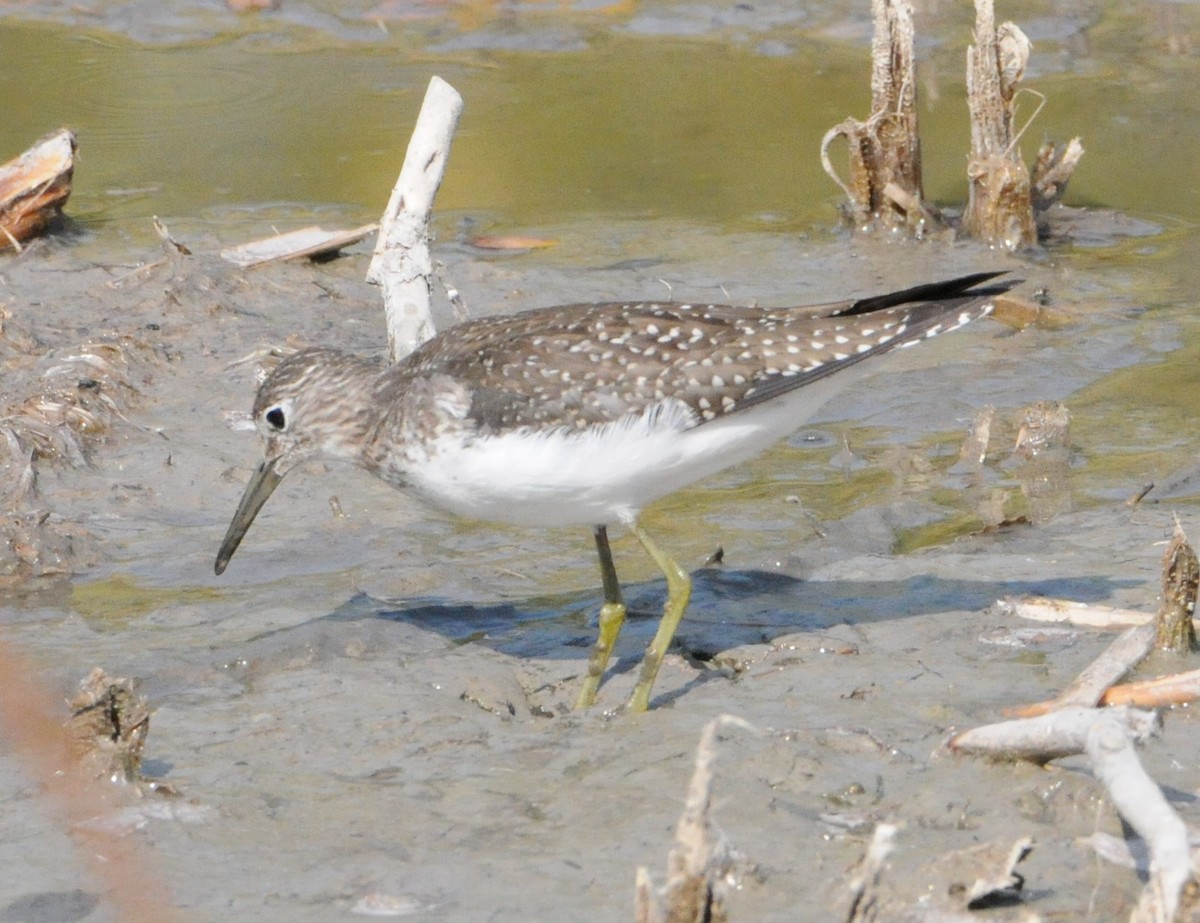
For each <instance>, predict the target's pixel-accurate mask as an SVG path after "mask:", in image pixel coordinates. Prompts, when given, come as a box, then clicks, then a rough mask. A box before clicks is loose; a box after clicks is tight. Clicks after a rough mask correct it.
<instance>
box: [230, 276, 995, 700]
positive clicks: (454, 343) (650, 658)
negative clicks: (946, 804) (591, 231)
mask: <svg viewBox="0 0 1200 923" xmlns="http://www.w3.org/2000/svg"><path fill="white" fill-rule="evenodd" d="M998 275H1001V273H977V274H974V275H969V276H963V277H961V278H958V279H952V280H949V281H945V282H936V283H931V284H928V285H921V286H917V287H916V288H910V289H906V290H904V291H901V292H895V293H892V294H888V295H882V296H878V297H874V298H865V299H861V300H858V301H844V302H837V303H832V304H823V305H809V306H804V307H787V308H759V307H731V306H726V305H705V304H663V303H652V302H640V303H630V304H586V305H567V306H563V307H554V308H544V309H541V310H535V311H528V312H524V313H521V314H515V315H511V316H506V317H493V318H487V319H484V320H475V321H469V322H466V323H463V324H460V325H459V326H456V327H453V328H451V329H449V330H447V331H445V332H444V333H442V334H441V335H439V336H437V337H435V338H434V339H432V340H430V341H429V342H427V343H425V344H424V345H423V346H421V347H420V348H419V349H417V350H416V351H415V352H413V353H412V354H411V355H409V356H407V357H406V358H404V359H402V360H401V361H399V362H397V363H395V364H391V365H389V364H386V363H384V362H382V361H380V360H377V359H368V358H362V357H359V356H355V355H351V354H348V353H345V352H340V351H338V350H334V349H326V348H315V349H306V350H304V351H302V352H299V353H296V354H295V355H293V356H291V357H289V358H287V359H285V360H284V361H283V362H281V363H280V364H279V366H277V367H276V369H275V370H274V371H273V372H272V373H271V374H270V376H269V377H268V378H267V379H266V381H265V382H263V384H262V387H261V388H260V389H259V391H258V396H257V398H256V400H255V402H254V422H255V425H256V426H257V428H258V430H259V433H260V434H261V435H262V438H263V440H264V443H265V449H264V458H263V462H262V464H260V465H259V466H258V468H257V469H256V470H255V472H254V474H253V476H252V477H251V479H250V483H249V484H248V485H247V487H246V491H245V493H244V494H243V496H242V499H241V503H240V504H239V505H238V508H237V511H236V512H235V513H234V515H233V521H232V522H231V523H230V525H229V530H228V532H227V533H226V535H225V540H224V541H223V542H222V543H221V548H220V551H219V552H218V554H217V560H216V572H217V573H218V574H220V573H222V572H223V571H224V570H225V568H226V566H227V565H228V563H229V560H230V558H231V557H232V556H233V553H234V551H236V550H237V547H238V545H239V543H240V542H241V540H242V537H243V536H244V535H245V534H246V531H247V529H249V528H250V524H251V523H252V522H253V520H254V517H255V515H256V514H257V513H258V511H259V510H260V509H261V508H262V506H263V504H264V503H265V502H266V501H267V498H268V497H269V496H270V495H271V492H272V491H273V490H274V489H275V487H276V485H277V484H279V482H280V480H281V479H282V478H283V477H284V475H286V474H287V472H289V471H290V470H292V468H294V467H295V466H296V465H297V464H298V463H299V462H302V461H304V460H306V459H311V458H321V459H325V460H329V461H343V462H349V463H351V464H354V465H357V466H359V467H361V468H364V469H366V470H367V471H369V472H370V473H371V474H373V475H375V476H376V477H378V478H381V479H382V480H384V481H386V482H387V483H388V484H390V485H392V486H393V487H397V488H401V489H403V490H406V491H410V492H412V493H414V494H416V495H417V496H418V497H421V498H423V499H424V500H426V501H428V502H429V503H431V504H433V505H435V506H438V507H441V508H443V509H447V510H450V511H452V512H454V513H457V514H459V515H461V516H465V517H470V518H475V519H486V520H492V521H498V522H510V523H519V524H525V525H534V526H567V525H580V526H582V525H587V526H591V527H592V528H593V533H594V537H595V542H596V548H597V551H598V553H599V557H600V570H601V577H602V582H603V588H604V604H603V606H602V607H601V611H600V630H599V638H598V640H597V641H596V644H595V646H594V648H593V649H592V652H591V655H590V657H589V662H588V673H587V676H586V678H585V680H584V683H583V688H582V690H581V691H580V694H579V697H578V700H577V703H576V704H577V706H578V707H586V706H588V705H591V704H592V703H593V702H594V701H595V697H596V692H597V690H598V688H599V685H600V680H601V677H602V676H603V673H604V670H605V667H606V666H607V663H608V659H609V655H610V654H611V652H612V650H613V646H614V644H615V642H616V639H617V635H618V633H619V632H620V630H621V625H622V624H623V622H624V619H625V605H624V603H623V601H622V597H621V590H620V586H619V584H618V582H617V575H616V570H615V568H614V566H613V561H612V554H611V551H610V550H609V547H608V535H607V525H608V524H609V523H613V522H617V523H620V524H622V525H624V526H625V527H626V528H628V529H629V530H631V531H632V532H633V534H634V535H636V536H637V538H638V540H639V541H640V542H641V543H642V545H643V547H645V549H646V551H647V552H648V553H649V554H650V556H651V557H652V558H653V559H654V561H655V563H656V564H657V565H658V567H659V568H660V569H661V570H662V572H663V574H664V575H665V576H666V579H667V601H666V604H665V606H664V611H663V617H662V620H661V622H660V623H659V627H658V630H657V633H656V634H655V636H654V639H653V641H652V642H651V643H650V646H649V648H647V650H646V654H645V658H644V659H643V662H642V669H641V673H640V675H639V677H638V680H637V683H636V686H635V687H634V691H633V695H632V697H631V698H630V700H629V703H628V708H629V710H631V711H643V710H645V709H646V708H647V707H648V705H649V702H650V691H651V688H652V687H653V685H654V680H655V677H656V675H657V673H658V669H659V666H660V665H661V663H662V660H663V656H664V655H665V654H666V652H667V648H668V646H669V645H670V643H671V640H672V638H673V637H674V635H675V629H676V627H677V626H678V624H679V621H680V619H681V618H682V617H683V612H684V609H685V608H686V607H687V603H688V597H689V596H690V594H691V580H690V578H689V576H688V574H687V572H686V571H685V570H683V568H681V567H680V566H679V565H678V564H677V563H675V561H674V560H672V558H671V557H670V556H669V555H668V554H667V553H666V552H664V551H663V550H662V549H661V548H660V547H659V546H658V544H657V543H656V542H655V541H654V540H653V539H651V537H650V536H649V535H647V534H646V532H645V530H644V529H642V528H641V526H640V525H639V524H638V521H637V516H638V513H639V511H640V510H642V509H643V508H645V507H646V506H647V505H648V504H650V503H653V502H654V501H655V500H658V499H659V498H661V497H665V496H666V495H668V494H670V493H673V492H675V491H677V490H679V489H680V488H682V487H685V486H687V485H688V484H691V483H693V482H695V481H698V480H700V479H701V478H704V477H706V476H708V475H710V474H713V473H715V472H717V471H720V470H721V469H723V468H727V467H729V466H730V465H735V464H737V463H739V462H742V461H745V460H747V459H749V458H752V457H754V456H755V455H757V454H759V453H760V452H762V451H763V450H764V449H766V448H767V447H769V446H770V445H772V444H773V443H775V442H777V441H778V440H780V439H782V438H783V437H784V436H786V435H788V434H789V433H791V432H792V431H794V430H796V429H797V428H799V427H800V426H801V424H803V423H804V422H805V421H806V420H807V419H808V418H809V417H810V416H811V415H812V414H813V413H814V412H815V411H816V410H817V409H818V408H819V407H820V406H821V405H822V404H823V403H825V401H826V400H828V399H829V397H830V396H831V395H832V394H834V393H835V392H836V391H838V390H840V389H841V388H842V387H843V386H844V384H845V383H846V382H847V381H848V380H849V379H850V378H851V377H852V376H850V375H847V374H846V373H845V370H848V369H851V368H854V367H858V366H860V365H861V364H862V363H864V362H865V361H866V360H869V359H872V358H874V357H876V356H880V355H883V354H884V353H887V352H890V351H891V350H893V349H897V348H899V347H904V346H911V345H913V344H914V343H917V342H919V341H921V340H927V339H929V338H930V337H933V336H936V335H937V334H939V333H944V332H947V331H950V330H955V329H957V328H959V327H961V326H963V325H964V324H967V323H969V322H970V321H972V320H975V319H976V318H979V317H982V316H984V315H986V314H988V313H990V311H991V310H992V306H993V299H994V298H995V296H996V295H998V294H1000V293H1001V292H1003V291H1006V290H1007V289H1008V288H1010V287H1011V286H1012V285H1015V284H1017V283H1016V282H1010V283H1000V284H993V285H991V286H989V287H986V288H979V287H977V286H980V285H981V284H982V283H984V282H986V281H987V280H989V279H992V278H994V277H996V276H998Z"/></svg>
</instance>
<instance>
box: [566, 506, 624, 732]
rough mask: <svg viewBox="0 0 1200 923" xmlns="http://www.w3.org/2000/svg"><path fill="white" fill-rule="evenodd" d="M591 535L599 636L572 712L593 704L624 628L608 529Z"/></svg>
mask: <svg viewBox="0 0 1200 923" xmlns="http://www.w3.org/2000/svg"><path fill="white" fill-rule="evenodd" d="M592 532H593V534H594V535H595V538H596V555H597V556H598V557H599V558H600V581H601V583H602V584H603V586H604V605H602V606H601V607H600V634H599V635H598V636H597V638H596V643H595V645H594V646H593V647H592V652H591V654H590V655H589V656H588V671H587V676H586V677H584V680H583V688H582V689H580V690H579V698H577V699H576V700H575V707H576V708H587V707H588V706H590V705H592V704H594V703H595V701H596V692H597V691H598V690H599V689H600V680H601V678H602V677H603V676H604V670H605V668H606V667H607V666H608V658H609V657H610V656H612V652H613V648H614V647H615V646H616V643H617V635H619V634H620V633H621V626H622V625H624V624H625V600H624V599H623V598H622V597H621V585H620V584H619V583H618V582H617V569H616V567H615V566H614V565H613V557H612V548H610V547H609V544H608V529H607V528H606V527H604V526H596V527H595V528H594V529H593V530H592Z"/></svg>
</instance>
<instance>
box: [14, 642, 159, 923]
mask: <svg viewBox="0 0 1200 923" xmlns="http://www.w3.org/2000/svg"><path fill="white" fill-rule="evenodd" d="M0 675H3V676H4V679H5V694H4V695H3V696H0V733H2V735H3V739H4V745H5V748H6V750H8V751H9V752H11V753H13V754H14V755H15V756H16V757H17V758H18V759H19V761H20V764H21V766H22V768H23V769H24V770H25V772H26V773H28V775H29V778H30V779H31V780H33V781H34V783H35V784H36V785H38V787H39V788H41V789H42V790H43V791H44V792H46V793H47V794H48V795H49V796H50V797H51V799H52V800H53V803H54V805H55V807H57V809H58V811H59V812H60V813H61V815H62V816H63V819H64V821H65V825H66V826H67V827H68V828H70V829H72V831H73V833H74V839H75V844H76V851H77V854H78V857H79V859H80V860H81V862H84V863H86V867H87V868H88V869H90V870H91V872H92V874H93V875H95V877H96V880H97V881H99V882H100V884H101V890H102V891H103V892H104V895H105V901H106V902H107V903H108V904H109V905H110V906H111V908H112V909H113V911H114V918H115V919H119V920H122V921H124V923H170V921H175V920H179V919H180V915H179V913H178V912H177V911H176V910H175V909H174V908H172V907H171V905H170V898H169V895H168V891H167V887H166V884H165V883H164V881H163V880H162V878H161V877H160V876H157V875H155V869H154V862H153V857H152V856H150V855H148V853H147V851H146V850H145V849H144V848H143V846H142V842H143V841H142V840H141V839H140V838H138V837H132V836H123V835H121V834H119V833H116V832H113V831H111V830H108V831H106V830H105V827H104V825H101V824H96V823H93V822H94V821H95V819H96V818H97V817H98V816H103V815H107V814H109V813H111V812H112V810H113V808H114V806H115V805H114V794H115V793H117V792H118V791H120V790H119V789H118V788H116V787H114V786H112V785H111V783H109V782H108V781H106V780H104V779H100V778H97V776H96V770H97V768H99V766H98V765H97V764H95V763H92V762H88V761H83V762H80V761H79V760H78V759H77V757H76V755H74V754H77V753H78V751H77V749H76V747H75V741H74V740H72V738H71V734H69V733H68V731H67V729H66V728H64V727H63V724H62V722H61V720H59V719H58V718H57V717H55V715H56V714H57V713H58V711H59V705H58V697H57V696H55V695H52V694H51V693H50V692H49V691H48V690H47V689H46V688H45V687H44V686H43V685H42V684H41V683H40V682H38V680H37V675H38V671H37V669H36V668H35V667H34V665H33V664H32V663H30V662H29V661H28V660H27V659H26V658H25V657H23V656H21V655H20V654H18V653H17V652H16V651H15V650H13V649H12V648H11V647H10V646H8V645H6V644H4V643H3V642H0Z"/></svg>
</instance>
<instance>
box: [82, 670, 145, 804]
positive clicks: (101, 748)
mask: <svg viewBox="0 0 1200 923" xmlns="http://www.w3.org/2000/svg"><path fill="white" fill-rule="evenodd" d="M70 705H71V720H70V723H69V729H70V734H71V741H72V744H73V746H74V750H75V753H76V756H77V757H78V759H79V760H80V762H81V763H82V764H83V765H84V766H86V767H87V770H88V774H89V775H91V776H93V777H94V778H97V779H109V780H111V781H113V782H119V783H126V784H137V783H139V782H140V781H141V779H142V772H141V766H142V748H143V747H144V746H145V744H146V735H147V734H148V733H149V732H150V708H149V706H148V705H147V704H146V700H145V698H144V697H143V696H142V695H141V694H140V693H139V692H138V691H137V688H136V684H135V683H134V682H133V681H132V680H129V679H125V678H124V677H111V676H109V675H108V674H107V673H105V672H104V671H103V670H101V669H100V668H99V667H96V668H95V669H93V670H92V672H91V673H89V674H88V676H87V677H86V678H85V679H84V680H83V682H82V683H80V685H79V692H78V693H76V695H75V697H74V698H72V699H71V702H70Z"/></svg>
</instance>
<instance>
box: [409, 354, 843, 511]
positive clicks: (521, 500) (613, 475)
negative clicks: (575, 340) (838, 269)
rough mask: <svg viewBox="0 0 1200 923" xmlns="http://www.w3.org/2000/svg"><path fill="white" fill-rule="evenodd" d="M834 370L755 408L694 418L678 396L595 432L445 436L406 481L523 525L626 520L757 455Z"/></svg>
mask: <svg viewBox="0 0 1200 923" xmlns="http://www.w3.org/2000/svg"><path fill="white" fill-rule="evenodd" d="M847 378H848V376H845V375H838V376H832V377H831V378H829V379H825V380H822V381H820V382H816V383H814V384H813V385H810V386H808V387H806V388H801V389H799V390H798V391H796V392H793V393H792V394H790V395H787V396H784V397H781V398H778V399H776V400H774V401H772V402H770V403H768V404H765V405H763V406H762V407H758V408H754V409H751V410H747V411H743V412H740V413H734V414H731V415H730V416H728V417H724V418H721V419H719V420H715V421H713V422H711V423H706V424H704V425H703V426H695V425H694V424H693V420H692V416H691V412H690V411H689V410H688V409H687V407H686V406H685V405H683V404H681V403H677V402H667V403H666V404H664V405H660V406H659V407H658V408H657V410H656V411H655V412H648V413H646V414H643V415H642V416H640V417H636V418H631V419H628V420H624V421H621V422H619V423H615V424H611V425H609V426H604V427H598V428H596V429H594V430H590V431H585V432H581V433H577V432H562V431H559V432H554V433H549V434H547V433H540V432H531V431H528V430H525V431H515V432H511V433H506V434H503V435H499V436H492V437H488V438H482V439H476V440H474V441H469V442H466V443H464V442H463V441H461V440H459V439H457V438H454V437H451V436H443V437H441V438H440V439H439V440H437V441H435V442H434V443H433V444H431V445H430V446H429V447H428V451H427V452H426V453H424V454H423V455H422V457H421V458H419V459H417V460H416V461H415V463H413V464H410V465H407V466H406V469H407V470H406V472H405V475H406V477H405V480H406V481H407V487H408V488H409V489H410V490H412V491H413V492H414V493H416V494H418V495H419V496H421V497H422V498H424V499H425V500H427V501H428V502H430V503H432V504H434V505H435V506H438V507H441V508H443V509H447V510H450V511H451V512H454V513H457V514H459V515H461V516H465V517H469V518H473V519H485V520H492V521H496V522H511V523H518V524H521V525H537V526H572V525H599V524H605V523H611V522H616V521H622V522H627V521H629V519H630V518H632V517H633V516H635V515H636V514H637V512H638V511H639V510H641V509H642V508H644V507H645V506H647V505H648V504H650V503H653V502H654V501H655V500H658V499H660V498H661V497H665V496H667V495H668V494H671V493H674V492H675V491H677V490H680V489H681V488H683V487H686V486H687V485H689V484H692V483H694V482H696V481H698V480H700V479H701V478H704V477H707V476H708V475H710V474H714V473H716V472H718V471H720V470H722V469H723V468H727V467H729V466H731V465H735V464H738V463H739V462H743V461H746V460H747V459H750V458H753V457H754V456H756V455H758V454H759V453H761V452H762V451H764V450H765V449H767V448H768V447H770V446H771V445H773V444H774V443H775V442H777V441H779V440H780V439H782V438H783V437H784V436H786V435H788V434H789V433H791V432H792V431H794V430H795V429H797V428H798V427H800V426H801V425H802V424H803V423H804V422H805V421H806V420H807V419H808V418H809V417H810V416H811V415H812V414H813V413H814V412H815V411H816V410H817V409H818V408H819V407H820V406H821V405H822V404H823V403H825V401H826V400H828V398H829V397H830V396H832V394H833V393H835V392H836V391H839V390H841V389H842V387H844V385H845V384H846V383H847V382H846V381H845V380H841V379H847Z"/></svg>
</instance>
